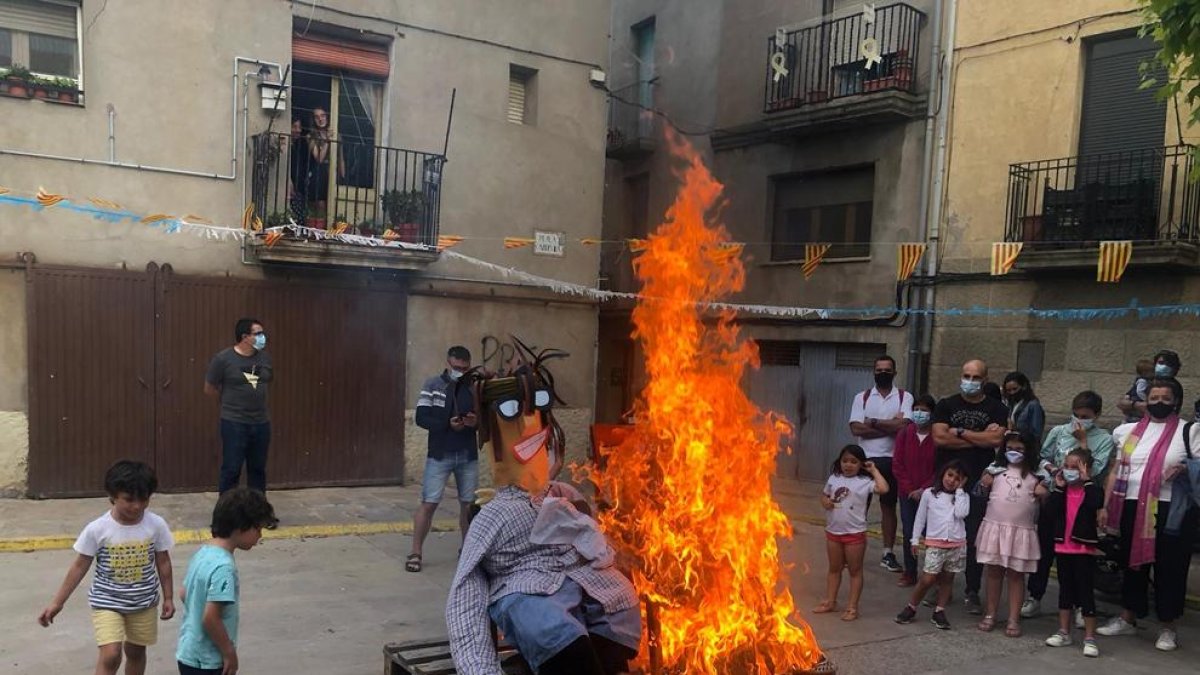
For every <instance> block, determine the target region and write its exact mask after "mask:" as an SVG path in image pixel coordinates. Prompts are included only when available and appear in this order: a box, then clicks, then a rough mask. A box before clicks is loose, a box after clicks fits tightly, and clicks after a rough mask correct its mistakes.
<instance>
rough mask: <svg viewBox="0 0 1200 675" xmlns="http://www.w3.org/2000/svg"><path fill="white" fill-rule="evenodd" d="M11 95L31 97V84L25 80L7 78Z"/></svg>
mask: <svg viewBox="0 0 1200 675" xmlns="http://www.w3.org/2000/svg"><path fill="white" fill-rule="evenodd" d="M7 82H8V94H9V96H20V97H24V98H29V86H28V85H26V84H25V81H24V80H7Z"/></svg>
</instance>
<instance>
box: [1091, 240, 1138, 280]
mask: <svg viewBox="0 0 1200 675" xmlns="http://www.w3.org/2000/svg"><path fill="white" fill-rule="evenodd" d="M1132 257H1133V242H1132V241H1102V242H1100V259H1099V260H1098V261H1097V262H1096V281H1103V282H1106V283H1110V284H1115V283H1117V282H1118V281H1120V280H1121V275H1122V274H1125V266H1126V265H1128V264H1129V259H1130V258H1132Z"/></svg>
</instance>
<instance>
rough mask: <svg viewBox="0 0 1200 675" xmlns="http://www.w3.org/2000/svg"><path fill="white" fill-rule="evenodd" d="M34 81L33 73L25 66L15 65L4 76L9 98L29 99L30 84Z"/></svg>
mask: <svg viewBox="0 0 1200 675" xmlns="http://www.w3.org/2000/svg"><path fill="white" fill-rule="evenodd" d="M32 81H33V73H30V72H29V69H28V68H26V67H25V66H23V65H21V64H19V63H14V64H13V65H12V67H10V68H9V69H8V72H7V73H5V74H4V84H5V86H6V88H7V93H8V95H9V96H17V97H19V98H29V96H30V87H29V84H30V82H32Z"/></svg>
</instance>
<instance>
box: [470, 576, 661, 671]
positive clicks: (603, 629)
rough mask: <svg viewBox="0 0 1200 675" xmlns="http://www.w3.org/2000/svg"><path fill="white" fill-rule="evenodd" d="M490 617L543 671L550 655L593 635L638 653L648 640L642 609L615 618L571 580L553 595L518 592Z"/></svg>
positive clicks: (494, 607)
mask: <svg viewBox="0 0 1200 675" xmlns="http://www.w3.org/2000/svg"><path fill="white" fill-rule="evenodd" d="M488 615H489V616H490V617H491V618H492V621H494V622H495V623H496V626H497V627H498V628H499V629H500V632H502V633H504V635H505V637H507V638H508V639H509V640H511V641H512V642H513V644H514V645H516V647H517V651H519V652H521V656H523V657H525V660H526V661H527V662H529V665H530V666H533V669H534V671H537V669H538V668H540V667H541V665H542V664H543V663H545V662H546V661H547V660H548V659H549V658H550V657H552V656H554V655H555V654H557V653H558V652H560V651H562V650H563V649H564V648H566V646H567V645H569V644H571V643H572V642H574V641H576V640H578V639H579V638H581V637H587V635H588V634H592V635H598V636H600V637H602V638H606V639H608V640H612V641H613V642H616V643H617V644H620V645H624V646H626V647H629V648H630V649H633V650H636V649H637V648H638V646H639V645H640V643H641V639H642V615H641V610H640V609H639V608H637V607H631V608H629V609H624V610H621V611H619V612H614V613H612V614H606V613H605V612H604V606H603V605H601V604H600V603H599V601H597V600H595V599H593V598H592V597H591V596H589V595H588V594H587V593H585V592H584V590H583V588H582V587H581V586H580V585H579V584H577V583H575V582H574V581H571V580H570V579H567V580H566V581H564V582H563V585H562V586H561V587H560V588H559V589H558V590H557V591H555V592H554V594H553V595H527V594H525V593H512V594H510V595H506V596H504V597H503V598H500V599H499V600H497V601H496V602H493V603H492V604H491V606H489V607H488Z"/></svg>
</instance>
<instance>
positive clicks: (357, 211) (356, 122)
mask: <svg viewBox="0 0 1200 675" xmlns="http://www.w3.org/2000/svg"><path fill="white" fill-rule="evenodd" d="M292 52H293V54H292V55H293V60H294V61H295V63H294V66H293V68H294V72H293V79H292V82H293V90H294V94H293V101H294V114H295V115H296V116H297V117H298V118H299V119H300V121H301V124H302V126H303V128H304V133H305V134H307V135H308V136H309V138H310V139H312V140H313V141H315V142H314V143H310V153H311V154H310V156H309V157H308V174H309V177H310V179H309V182H308V185H307V193H306V200H307V202H308V210H309V218H310V220H312V219H315V220H316V221H317V222H320V221H322V220H323V221H324V222H325V224H326V225H327V226H329V227H332V226H333V225H334V224H335V223H337V222H345V223H349V224H350V225H351V226H354V227H355V228H357V229H362V230H367V229H374V230H377V229H378V227H379V224H380V223H381V222H382V218H383V210H382V209H381V208H380V206H381V205H380V203H379V199H380V197H381V195H380V194H379V190H378V189H377V186H378V184H379V182H380V181H379V180H378V178H379V174H380V173H381V172H386V171H387V170H388V168H387V167H381V166H378V163H379V159H378V158H379V157H380V153H378V152H377V151H376V148H378V147H380V146H382V144H383V130H384V128H386V126H387V125H386V124H385V122H384V120H383V109H384V106H383V97H384V91H385V84H386V81H387V75H388V71H389V58H388V55H387V48H386V46H382V45H374V44H359V43H347V42H345V41H338V40H335V39H332V38H314V37H309V36H303V37H302V36H295V37H293V42H292ZM321 113H324V117H325V119H324V121H323V122H324V123H325V124H327V125H328V126H327V127H325V126H322V120H321V119H320V118H321V116H322V115H321ZM326 129H327V131H326ZM326 135H327V136H328V139H329V143H328V146H327V149H326V146H325V145H324V144H323V143H321V142H320V141H322V140H323V139H324V137H325V136H326Z"/></svg>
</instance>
